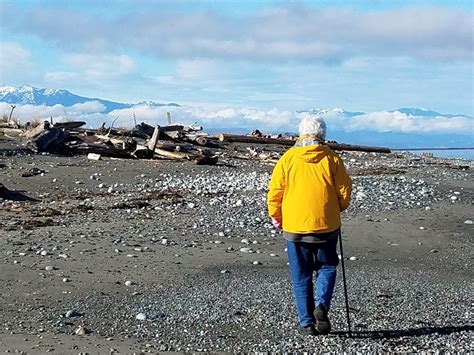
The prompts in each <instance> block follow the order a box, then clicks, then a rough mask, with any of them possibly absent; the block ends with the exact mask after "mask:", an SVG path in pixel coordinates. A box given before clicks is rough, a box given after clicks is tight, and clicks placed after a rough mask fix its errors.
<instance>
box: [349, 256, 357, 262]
mask: <svg viewBox="0 0 474 355" xmlns="http://www.w3.org/2000/svg"><path fill="white" fill-rule="evenodd" d="M349 260H351V261H355V260H357V256H351V257H350V258H349Z"/></svg>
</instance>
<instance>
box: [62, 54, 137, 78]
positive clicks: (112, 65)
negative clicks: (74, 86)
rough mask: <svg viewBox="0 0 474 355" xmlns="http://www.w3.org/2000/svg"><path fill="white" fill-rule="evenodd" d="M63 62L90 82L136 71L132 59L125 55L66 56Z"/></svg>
mask: <svg viewBox="0 0 474 355" xmlns="http://www.w3.org/2000/svg"><path fill="white" fill-rule="evenodd" d="M62 60H63V62H64V63H65V64H67V65H70V66H72V67H73V68H74V69H76V70H78V71H80V72H81V73H83V74H84V75H86V77H87V78H88V79H90V80H101V79H104V78H114V77H120V76H123V75H128V74H132V73H133V72H135V70H136V65H135V63H134V61H133V59H132V58H131V57H129V56H126V55H92V54H84V53H75V54H66V55H64V56H63V58H62Z"/></svg>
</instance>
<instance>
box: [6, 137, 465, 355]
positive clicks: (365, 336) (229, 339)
mask: <svg viewBox="0 0 474 355" xmlns="http://www.w3.org/2000/svg"><path fill="white" fill-rule="evenodd" d="M0 145H1V144H0ZM10 145H11V143H8V144H7V143H5V142H4V146H3V147H4V151H3V152H4V153H5V154H6V152H9V151H11V150H8V151H7V150H6V149H7V148H8V149H12V147H11V146H10ZM5 147H6V148H5ZM1 163H2V165H1V166H2V168H1V169H0V182H2V183H3V184H4V185H5V187H7V188H8V189H9V190H10V191H13V193H12V194H11V195H9V196H7V198H6V199H5V200H4V201H3V204H2V208H1V209H0V217H1V221H2V224H1V226H0V248H1V257H0V281H1V285H2V287H1V289H0V297H1V299H2V302H1V310H0V350H1V351H4V352H26V353H44V352H54V353H78V352H89V353H97V352H100V353H108V352H111V351H117V352H147V351H149V352H158V351H200V350H201V351H204V350H207V351H211V352H215V351H222V350H223V351H258V350H262V351H268V350H270V351H271V350H281V351H296V350H298V351H341V350H348V351H351V350H354V349H358V350H364V349H366V350H367V349H369V350H370V349H375V350H377V351H421V350H450V351H455V350H467V349H468V348H469V347H470V346H472V343H471V344H469V338H470V337H471V336H472V330H473V328H472V322H471V320H470V316H469V314H470V311H471V309H470V300H469V297H471V299H472V286H471V282H472V250H473V249H472V237H473V234H474V233H473V225H472V224H468V223H465V221H467V220H472V219H474V211H473V196H474V185H473V181H474V180H473V174H472V162H471V163H469V162H468V163H466V164H467V165H469V164H470V165H471V169H468V170H466V171H463V172H462V173H459V174H458V175H456V176H455V177H454V178H453V177H452V176H451V175H450V174H451V172H452V171H454V170H449V169H447V170H446V169H445V168H444V167H443V166H441V167H440V170H439V171H440V172H441V171H447V175H445V176H441V175H439V176H436V174H434V175H433V174H431V175H429V176H425V178H426V180H427V181H430V179H431V180H433V181H432V182H433V185H434V186H435V188H436V191H437V193H438V195H439V196H441V198H440V199H439V200H437V201H434V202H433V203H432V204H431V206H430V208H429V209H426V208H421V207H420V208H409V209H401V208H397V209H393V210H372V211H362V210H361V211H357V209H355V210H354V211H353V212H351V213H348V214H346V215H345V216H344V227H343V238H344V247H345V249H344V254H345V255H344V256H345V257H346V261H345V263H346V269H347V276H348V286H349V293H350V302H351V316H352V327H353V330H354V331H355V333H354V338H353V339H347V333H346V322H345V313H344V312H345V309H344V301H343V294H342V286H341V277H339V279H338V285H337V290H336V295H335V300H334V305H333V310H332V313H331V314H332V319H333V328H334V329H333V330H334V331H333V333H332V334H331V335H330V336H329V337H316V338H312V339H308V338H303V337H300V336H298V335H297V326H296V314H295V311H294V309H293V300H292V296H291V289H290V284H289V278H288V270H287V260H286V256H285V251H284V248H285V245H284V241H283V239H282V238H281V236H280V235H279V234H278V233H275V231H273V232H272V233H270V229H269V228H267V227H266V226H265V225H264V223H267V222H268V221H266V220H262V225H259V226H257V227H255V228H253V227H252V225H250V226H249V227H248V228H241V229H237V230H232V231H229V232H225V235H219V232H220V231H223V230H224V229H225V227H226V225H227V226H228V225H232V224H233V223H236V222H235V221H234V220H233V219H232V218H233V215H232V214H229V215H228V217H226V216H220V217H219V219H217V217H214V216H216V215H215V214H216V213H217V214H219V210H217V212H216V210H209V211H207V212H202V213H206V214H205V215H201V214H200V213H201V212H199V213H198V212H196V208H190V206H189V205H187V204H188V203H189V201H198V202H197V203H199V201H201V200H200V199H205V198H207V197H199V196H198V197H196V199H192V200H191V199H188V197H187V196H188V195H184V196H183V195H181V196H178V197H173V196H171V195H170V196H165V197H160V198H159V199H158V198H157V199H156V200H153V199H152V200H148V203H149V205H147V206H140V205H139V206H137V205H133V204H132V202H133V201H134V196H135V195H134V194H135V193H137V191H141V192H142V195H143V194H145V193H148V190H147V188H148V189H153V186H152V185H150V186H148V187H147V186H145V185H147V182H146V181H145V182H143V181H142V180H146V179H150V178H151V179H155V180H156V179H163V177H162V176H161V177H160V175H159V174H168V175H169V176H178V175H180V174H182V173H183V171H184V172H185V174H189V175H191V177H192V176H196V175H199V174H210V175H212V174H217V173H220V172H222V171H230V172H235V171H239V172H242V173H244V174H247V173H248V174H250V173H251V172H253V171H258V172H261V173H269V172H271V169H272V166H271V165H267V164H261V163H258V162H257V163H251V164H250V163H246V162H245V163H242V165H238V164H241V163H240V162H237V163H235V162H233V161H229V164H228V165H229V166H226V165H221V166H214V167H197V166H194V165H191V164H190V163H176V162H151V161H126V160H111V159H104V160H101V161H98V162H93V161H89V160H87V159H86V158H85V157H55V156H37V155H20V156H17V155H14V156H5V157H4V158H2V160H1ZM232 165H233V167H232ZM382 165H383V163H382ZM32 167H37V168H40V169H42V170H44V171H45V172H44V175H43V176H42V175H37V176H31V177H20V176H21V174H22V172H25V171H28V170H29V169H31V168H32ZM416 169H417V168H416V167H415V168H413V169H412V171H413V173H414V174H418V175H420V174H421V173H423V172H422V171H417V170H416ZM443 169H444V170H443ZM454 172H455V173H457V170H456V171H454ZM410 173H411V172H408V173H407V175H410ZM93 174H98V175H97V176H100V181H96V180H91V179H90V176H91V175H93ZM99 174H102V175H99ZM77 182H80V183H77ZM99 183H104V184H105V185H106V186H113V184H114V183H117V184H118V186H117V190H119V192H112V193H111V194H108V193H107V189H97V188H96V186H97V185H98V184H99ZM120 183H123V184H124V186H120ZM132 183H133V184H134V183H136V185H133V184H132ZM142 183H143V184H142ZM127 184H132V185H127ZM140 184H142V185H140ZM191 190H192V188H191ZM454 192H459V195H457V196H459V198H458V199H457V200H456V201H455V202H452V200H451V199H450V196H453V193H454ZM246 193H247V192H242V194H246ZM190 194H193V192H192V191H191V192H190ZM259 194H260V195H262V196H263V198H264V195H265V192H264V191H261V192H259ZM9 198H11V199H12V200H14V201H13V202H10V201H8V199H9ZM29 198H31V199H34V200H28V199H29ZM173 198H177V199H178V200H173ZM400 198H402V196H400ZM94 200H97V202H94ZM183 200H184V201H183ZM206 201H207V200H206ZM93 202H94V203H93ZM119 203H125V204H128V205H127V206H122V207H117V204H119ZM91 204H92V206H93V207H90V206H91ZM176 204H178V205H179V207H177V208H176V206H175V205H176ZM84 206H85V207H84ZM88 206H89V207H88ZM113 206H115V207H113ZM86 207H87V208H86ZM167 207H169V208H168V209H167ZM58 211H60V212H61V213H59V212H58ZM226 211H227V210H226ZM226 211H223V212H222V213H223V214H225V213H227V212H226ZM246 212H248V211H246V209H245V208H244V209H243V210H242V211H240V212H239V213H246ZM203 216H205V218H204V217H203ZM198 217H199V218H198ZM226 220H227V222H226ZM35 221H36V222H35ZM38 221H40V222H41V223H42V224H41V223H38ZM196 225H198V227H196ZM201 225H202V228H201ZM243 238H247V239H250V241H251V242H252V241H254V240H255V241H256V243H255V244H250V247H252V248H253V249H255V250H256V251H257V252H256V253H240V252H239V249H240V248H242V247H243V246H247V245H243V244H242V243H241V240H242V239H243ZM163 239H166V244H165V242H163ZM216 241H218V243H216ZM41 252H43V254H44V255H42V253H41ZM349 257H355V258H356V260H348V258H349ZM254 261H259V263H260V265H253V262H254ZM47 266H52V267H53V270H52V271H48V270H46V267H47ZM223 270H227V272H226V273H224V271H223ZM65 279H66V280H65ZM127 280H129V281H131V282H132V284H131V285H130V286H126V283H125V282H126V281H127ZM64 281H66V282H64ZM448 303H449V304H448ZM194 304H198V305H202V308H197V309H196V310H194V308H193V307H194V306H193V305H194ZM153 307H155V308H153ZM400 307H401V308H400ZM187 308H188V310H189V309H192V310H193V312H195V313H192V312H191V311H190V310H189V312H188V310H187ZM68 310H76V311H77V312H79V313H80V316H77V317H71V318H66V317H65V314H66V312H67V311H68ZM155 310H158V311H157V312H158V313H159V314H158V315H157V316H156V319H155V320H151V319H150V320H147V321H145V322H144V321H139V320H137V319H135V317H136V315H137V314H138V313H139V312H145V313H147V314H149V312H151V311H155ZM190 312H191V313H192V314H189V313H190ZM206 312H207V313H206ZM397 312H398V313H397ZM280 313H281V314H280ZM194 314H196V316H195V317H196V318H195V319H196V321H193V315H194ZM216 314H218V315H219V317H218V316H217V315H216ZM222 315H227V316H228V317H227V316H226V317H227V318H225V319H223V318H222V317H221V316H222ZM257 315H258V316H257ZM247 317H248V318H247ZM221 318H222V319H221ZM400 319H402V320H400ZM79 325H84V327H86V328H87V329H88V330H89V331H90V333H89V334H87V335H84V336H79V335H75V334H74V332H75V330H76V329H77V328H78V326H79ZM203 329H204V330H203ZM439 337H443V339H442V342H437V341H436V339H437V338H439ZM196 339H198V340H196ZM433 339H434V340H433ZM290 340H291V341H290ZM471 350H472V347H471Z"/></svg>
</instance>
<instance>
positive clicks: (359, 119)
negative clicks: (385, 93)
mask: <svg viewBox="0 0 474 355" xmlns="http://www.w3.org/2000/svg"><path fill="white" fill-rule="evenodd" d="M102 110H103V106H102V105H101V104H100V103H97V102H88V103H84V104H77V105H74V106H71V107H64V106H62V105H55V106H33V105H18V107H17V108H16V109H15V111H14V117H18V118H20V120H21V121H22V122H26V121H28V120H31V119H33V118H40V119H49V117H51V116H52V117H53V118H54V119H55V121H61V120H64V119H75V120H82V121H85V122H87V124H88V126H91V127H99V126H100V125H101V124H102V122H107V124H110V123H111V122H112V121H113V120H114V119H115V118H116V117H118V119H117V120H116V122H115V123H114V125H115V127H131V126H133V124H134V120H133V115H134V114H135V117H136V119H137V121H138V122H146V123H148V124H151V125H155V124H160V125H165V124H166V122H167V119H166V113H167V112H168V111H170V112H171V113H172V117H173V121H174V122H175V123H178V122H179V123H184V124H191V123H195V122H197V123H198V124H201V125H203V126H204V129H206V128H207V129H219V128H223V129H234V128H244V129H248V130H249V131H250V130H253V129H256V128H258V129H260V130H263V131H270V132H272V131H273V132H275V131H280V132H281V131H296V130H297V125H298V122H299V120H300V119H301V118H302V117H304V116H305V115H308V113H295V112H290V111H281V110H278V109H276V108H274V109H270V110H259V109H254V108H243V107H228V108H210V107H202V106H182V107H166V106H164V107H150V106H136V107H133V108H128V109H122V110H114V111H112V112H110V113H109V114H103V113H100V112H101V111H102ZM8 112H10V105H9V104H7V103H3V102H2V103H0V113H2V114H7V113H8ZM322 116H323V117H324V119H325V120H326V122H327V124H328V130H329V131H332V132H336V131H341V130H343V131H346V132H351V131H367V132H385V131H394V132H403V133H427V134H430V133H446V134H464V135H469V134H470V135H473V134H474V119H472V118H467V117H462V116H458V117H453V118H445V117H418V116H411V115H407V114H404V113H401V112H397V111H396V112H386V111H381V112H371V113H367V114H362V115H357V116H353V117H348V116H344V114H343V113H342V110H331V111H328V112H327V113H323V114H322Z"/></svg>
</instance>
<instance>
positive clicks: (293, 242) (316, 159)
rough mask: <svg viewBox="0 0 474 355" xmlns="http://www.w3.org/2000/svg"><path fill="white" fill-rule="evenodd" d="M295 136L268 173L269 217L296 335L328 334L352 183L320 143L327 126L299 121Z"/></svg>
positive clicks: (314, 119)
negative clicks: (284, 253) (279, 239)
mask: <svg viewBox="0 0 474 355" xmlns="http://www.w3.org/2000/svg"><path fill="white" fill-rule="evenodd" d="M299 133H300V137H299V138H298V140H297V141H296V143H295V145H294V147H292V148H290V149H289V150H288V151H287V152H286V153H285V154H283V156H282V157H281V158H280V160H279V161H278V163H277V164H276V166H275V168H274V170H273V174H272V178H271V181H270V186H269V191H268V213H269V215H270V217H271V218H272V222H273V225H274V226H275V227H276V228H280V229H283V237H284V238H285V239H286V244H287V250H288V260H289V265H290V276H291V282H292V285H293V293H294V297H295V301H296V310H297V312H298V317H299V324H300V331H301V333H302V334H308V335H316V334H328V333H329V331H330V330H331V323H330V321H329V318H328V311H329V309H330V305H331V299H332V294H333V290H334V284H335V281H336V266H337V265H338V263H339V257H338V255H337V251H336V246H337V240H338V235H339V233H340V227H341V217H340V213H341V211H344V210H345V209H346V208H347V207H348V206H349V202H350V196H351V190H352V182H351V179H350V178H349V176H348V175H347V172H346V169H345V168H344V163H343V162H342V159H341V158H340V157H339V156H338V155H337V154H336V153H334V152H333V151H331V149H329V147H327V146H326V145H324V143H323V142H324V139H325V137H326V124H325V122H324V120H323V119H322V118H320V117H305V118H303V119H302V120H301V122H300V124H299ZM313 275H315V276H316V290H315V291H314V286H313Z"/></svg>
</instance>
